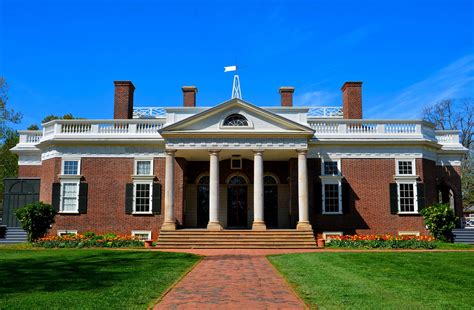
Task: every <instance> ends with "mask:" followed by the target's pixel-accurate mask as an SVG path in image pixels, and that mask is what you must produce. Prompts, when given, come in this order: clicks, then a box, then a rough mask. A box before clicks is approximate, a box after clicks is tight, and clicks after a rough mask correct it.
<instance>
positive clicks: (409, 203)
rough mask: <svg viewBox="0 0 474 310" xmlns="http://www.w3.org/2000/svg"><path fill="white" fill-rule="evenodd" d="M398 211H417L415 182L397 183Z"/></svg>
mask: <svg viewBox="0 0 474 310" xmlns="http://www.w3.org/2000/svg"><path fill="white" fill-rule="evenodd" d="M397 185H398V186H397V187H398V210H399V213H417V212H418V206H417V202H416V199H415V197H416V182H411V183H397Z"/></svg>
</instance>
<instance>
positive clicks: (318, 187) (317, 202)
mask: <svg viewBox="0 0 474 310" xmlns="http://www.w3.org/2000/svg"><path fill="white" fill-rule="evenodd" d="M322 191H323V185H322V184H321V183H320V182H316V183H315V184H314V206H315V211H316V214H321V213H323V201H322V198H323V195H322Z"/></svg>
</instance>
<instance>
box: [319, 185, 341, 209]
mask: <svg viewBox="0 0 474 310" xmlns="http://www.w3.org/2000/svg"><path fill="white" fill-rule="evenodd" d="M321 184H322V190H321V192H322V193H321V197H322V207H323V209H322V214H327V215H340V214H342V182H341V179H339V178H338V179H324V178H323V179H321ZM329 184H336V185H337V186H338V196H339V201H338V202H339V203H338V207H339V208H338V211H337V212H326V188H325V186H326V185H329Z"/></svg>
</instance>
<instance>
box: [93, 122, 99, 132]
mask: <svg viewBox="0 0 474 310" xmlns="http://www.w3.org/2000/svg"><path fill="white" fill-rule="evenodd" d="M91 133H99V124H92V125H91Z"/></svg>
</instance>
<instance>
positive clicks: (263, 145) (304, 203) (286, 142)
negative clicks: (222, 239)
mask: <svg viewBox="0 0 474 310" xmlns="http://www.w3.org/2000/svg"><path fill="white" fill-rule="evenodd" d="M313 133H314V131H313V130H312V129H311V128H309V127H306V126H304V125H301V124H300V123H297V122H294V121H292V120H290V119H287V118H284V117H281V116H279V115H277V114H274V113H272V112H269V111H267V110H263V109H261V108H259V107H256V106H254V105H251V104H249V103H247V102H245V101H242V100H239V99H232V100H230V101H228V102H225V103H222V104H221V105H218V106H216V107H214V108H211V109H208V110H205V111H204V112H201V113H198V114H196V115H194V116H191V117H188V118H184V119H183V120H182V121H178V122H175V123H173V124H172V125H169V126H165V127H164V128H163V129H162V130H161V131H160V134H161V135H162V137H163V138H164V139H165V145H166V172H165V175H166V180H165V187H164V191H165V195H164V196H165V201H164V206H165V208H164V212H165V214H164V219H165V221H164V224H163V226H162V230H174V229H176V223H175V220H174V214H173V212H174V211H173V205H174V199H175V195H174V188H173V187H174V186H176V182H175V177H174V175H173V174H174V170H175V168H174V162H175V158H177V157H179V158H183V159H185V160H186V161H187V162H188V163H189V166H190V167H188V168H189V169H190V170H193V169H197V168H192V166H193V162H197V163H200V164H199V166H200V167H201V168H200V169H201V170H202V171H201V174H203V175H205V176H206V177H208V183H207V184H206V182H204V183H203V181H202V180H201V181H200V179H199V180H198V179H196V180H194V179H193V178H192V177H191V178H190V177H189V176H187V182H188V184H190V186H193V184H198V185H196V186H195V187H196V188H193V189H190V190H189V191H187V192H186V198H185V200H186V206H188V207H187V208H186V207H185V210H184V213H186V212H188V214H187V217H188V218H190V216H191V215H190V214H191V213H198V210H201V209H204V211H203V212H201V213H203V214H205V215H207V212H206V211H207V210H208V215H207V216H208V221H207V225H206V226H205V228H207V230H222V229H224V228H233V227H235V228H250V227H251V229H252V230H257V231H258V230H266V229H267V223H266V221H265V217H267V218H270V216H272V215H269V214H270V213H271V212H272V211H269V210H270V209H271V206H269V204H268V202H269V201H270V202H271V201H274V202H276V204H277V206H276V211H274V212H278V211H280V210H279V208H278V202H279V201H284V202H283V203H281V205H282V206H281V208H287V209H288V208H289V206H288V205H287V204H288V203H289V200H290V199H289V193H288V192H287V191H288V189H289V185H288V182H287V179H288V175H289V171H288V169H289V168H288V169H287V171H286V172H285V173H286V176H285V177H282V179H283V180H282V181H283V182H278V181H276V179H278V178H274V180H272V179H271V174H272V173H273V172H272V171H271V169H270V171H268V169H267V170H266V168H265V167H266V166H269V165H270V162H278V163H283V164H284V163H285V162H287V163H288V161H289V160H290V159H292V158H294V159H296V158H297V163H298V164H297V165H298V174H297V176H298V177H297V180H294V182H297V193H293V195H297V197H298V202H297V206H293V207H295V209H297V216H298V220H297V225H296V228H297V229H298V230H311V229H312V228H311V225H310V223H309V211H308V169H307V163H306V161H307V150H308V140H309V139H310V137H312V135H313ZM243 160H244V161H245V167H244V168H245V169H242V166H241V165H242V161H243ZM224 161H229V164H230V165H229V167H228V168H227V167H226V168H225V170H226V171H225V172H224V174H222V173H223V172H222V171H221V169H222V167H224V166H223V162H224ZM239 161H240V166H239V164H236V166H234V162H239ZM203 162H208V164H207V169H205V168H203V166H204V165H203ZM196 165H197V164H196ZM244 170H245V171H244ZM206 180H207V179H206ZM249 180H252V182H250V181H249ZM265 180H267V183H272V184H266V181H265ZM273 183H274V184H273ZM271 186H281V188H282V189H283V190H282V193H278V191H277V190H272V188H271ZM195 193H198V194H195ZM285 193H286V196H288V197H286V198H283V195H284V194H285ZM199 195H201V196H202V197H201V198H199V197H198V196H199ZM206 195H207V197H206ZM272 195H273V196H272ZM266 198H267V200H268V201H267V205H266ZM198 200H199V202H198ZM206 204H207V205H208V209H206V207H207V206H206ZM249 205H250V206H251V207H250V208H249ZM283 205H284V206H283ZM286 212H288V211H286ZM289 213H290V215H291V210H290V212H289ZM294 213H296V211H294ZM266 214H267V215H266ZM192 216H194V218H191V219H190V220H189V222H190V223H191V224H189V226H190V227H193V226H195V227H197V226H199V225H198V224H197V222H200V224H201V225H202V222H203V219H202V218H201V219H200V221H198V220H195V219H196V218H197V217H199V214H196V215H192ZM201 216H202V215H201ZM185 218H186V215H185ZM270 221H271V222H272V225H274V226H275V225H276V228H278V227H281V226H282V224H281V223H280V224H279V223H278V220H270ZM247 222H248V223H247ZM289 225H290V224H287V225H286V226H287V227H289ZM293 227H294V226H293Z"/></svg>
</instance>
